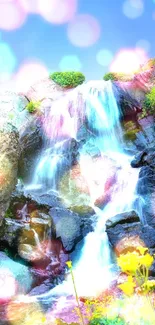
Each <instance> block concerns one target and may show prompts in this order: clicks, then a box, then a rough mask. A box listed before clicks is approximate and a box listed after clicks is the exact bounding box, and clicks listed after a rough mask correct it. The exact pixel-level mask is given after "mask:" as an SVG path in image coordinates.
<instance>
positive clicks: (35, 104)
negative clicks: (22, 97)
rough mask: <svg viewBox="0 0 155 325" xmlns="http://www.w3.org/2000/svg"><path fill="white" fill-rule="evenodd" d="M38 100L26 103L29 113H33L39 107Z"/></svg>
mask: <svg viewBox="0 0 155 325" xmlns="http://www.w3.org/2000/svg"><path fill="white" fill-rule="evenodd" d="M40 104H41V103H40V102H39V101H38V102H33V101H31V102H29V103H28V104H27V105H26V109H27V110H28V112H29V113H34V112H36V110H37V109H38V108H39V107H40Z"/></svg>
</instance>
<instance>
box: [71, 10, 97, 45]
mask: <svg viewBox="0 0 155 325" xmlns="http://www.w3.org/2000/svg"><path fill="white" fill-rule="evenodd" d="M67 35H68V39H69V41H70V42H71V43H72V44H73V45H75V46H78V47H88V46H91V45H93V44H94V43H96V42H97V41H98V39H99V37H100V25H99V22H98V20H97V19H96V18H95V17H93V16H91V15H77V16H76V17H75V18H74V19H73V20H72V21H71V22H70V23H69V24H68V29H67Z"/></svg>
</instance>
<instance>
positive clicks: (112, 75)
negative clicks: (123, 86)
mask: <svg viewBox="0 0 155 325" xmlns="http://www.w3.org/2000/svg"><path fill="white" fill-rule="evenodd" d="M131 78H132V77H131V76H130V75H126V74H124V73H116V72H108V73H106V74H105V75H104V77H103V79H104V80H106V81H107V80H114V81H119V80H120V81H129V80H131Z"/></svg>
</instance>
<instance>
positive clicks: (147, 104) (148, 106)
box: [141, 87, 155, 117]
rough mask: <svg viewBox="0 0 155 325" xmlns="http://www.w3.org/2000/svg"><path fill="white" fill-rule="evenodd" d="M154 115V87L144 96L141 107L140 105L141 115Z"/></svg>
mask: <svg viewBox="0 0 155 325" xmlns="http://www.w3.org/2000/svg"><path fill="white" fill-rule="evenodd" d="M154 114H155V87H153V88H152V89H151V91H150V92H149V93H148V94H147V95H146V96H145V99H144V102H143V105H142V115H141V117H145V116H147V115H154Z"/></svg>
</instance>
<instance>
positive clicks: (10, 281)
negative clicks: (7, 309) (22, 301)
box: [0, 268, 17, 301]
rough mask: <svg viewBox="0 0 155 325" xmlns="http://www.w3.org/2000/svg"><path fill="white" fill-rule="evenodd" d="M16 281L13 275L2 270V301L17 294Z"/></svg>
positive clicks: (0, 299)
mask: <svg viewBox="0 0 155 325" xmlns="http://www.w3.org/2000/svg"><path fill="white" fill-rule="evenodd" d="M16 288H17V287H16V281H15V278H14V277H13V275H12V273H11V272H10V271H9V270H8V269H5V268H1V269H0V301H3V300H4V301H5V300H7V299H10V298H11V297H12V296H14V295H15V293H16Z"/></svg>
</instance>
